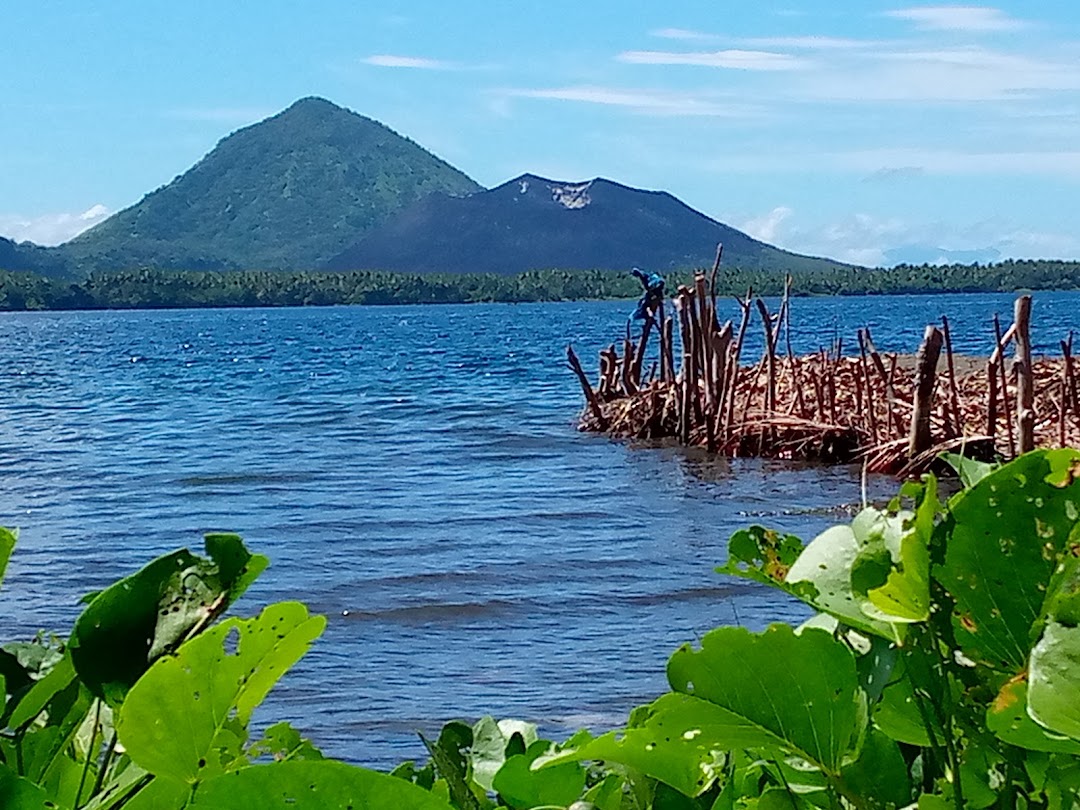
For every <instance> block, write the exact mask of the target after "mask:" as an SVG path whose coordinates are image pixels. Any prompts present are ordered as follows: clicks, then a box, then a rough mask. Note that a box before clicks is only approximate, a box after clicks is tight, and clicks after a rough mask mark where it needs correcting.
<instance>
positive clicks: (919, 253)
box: [739, 206, 1080, 267]
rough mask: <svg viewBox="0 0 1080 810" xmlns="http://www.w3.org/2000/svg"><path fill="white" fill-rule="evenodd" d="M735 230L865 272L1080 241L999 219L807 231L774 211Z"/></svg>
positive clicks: (1072, 247) (830, 225)
mask: <svg viewBox="0 0 1080 810" xmlns="http://www.w3.org/2000/svg"><path fill="white" fill-rule="evenodd" d="M739 227H740V228H741V229H742V230H744V231H746V232H747V233H749V234H750V235H751V236H754V237H756V238H758V239H761V240H762V241H765V242H769V243H770V244H774V245H777V246H779V247H782V248H785V249H787V250H793V251H796V252H798V253H805V254H808V255H812V256H827V257H829V258H832V259H837V260H839V261H843V262H848V263H850V264H857V265H863V266H866V267H880V266H885V265H890V264H895V263H896V262H897V261H904V260H911V261H914V262H915V263H920V264H921V263H922V262H924V261H929V262H930V263H931V264H934V263H951V262H953V261H963V262H967V261H975V260H980V261H991V260H996V259H997V258H1050V259H1054V258H1071V257H1075V256H1078V255H1080V236H1077V235H1073V234H1062V233H1054V232H1051V231H1038V230H1032V229H1030V228H1021V227H1018V226H1016V225H1015V224H1013V223H1009V222H1007V221H1004V220H1002V219H1000V218H995V219H987V220H981V221H976V222H969V223H966V224H964V223H953V222H950V223H945V222H913V221H909V220H906V219H902V218H899V217H882V216H877V215H874V214H867V213H855V214H852V215H850V216H847V217H844V218H842V219H839V220H836V221H833V222H826V223H824V224H820V223H819V224H814V225H811V224H809V223H807V222H806V221H805V219H802V218H800V217H799V216H797V214H796V212H795V211H794V210H792V209H791V208H788V207H787V206H779V207H777V208H774V209H773V210H771V211H769V212H767V213H765V214H762V215H760V216H757V217H754V218H752V219H750V220H748V221H746V222H745V223H744V224H743V225H741V226H739Z"/></svg>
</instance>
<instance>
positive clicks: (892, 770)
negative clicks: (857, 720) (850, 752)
mask: <svg viewBox="0 0 1080 810" xmlns="http://www.w3.org/2000/svg"><path fill="white" fill-rule="evenodd" d="M841 778H842V779H843V780H844V783H845V784H846V785H847V786H848V788H850V789H851V791H852V792H854V793H855V794H857V795H860V796H873V797H874V799H875V803H876V804H881V803H885V804H891V805H893V806H895V807H903V806H904V805H906V804H908V803H909V802H910V801H911V780H910V779H909V778H908V769H907V762H905V761H904V756H903V754H901V753H900V746H898V745H897V744H896V743H895V742H894V741H893V740H891V739H889V738H888V737H887V736H886V735H885V734H883V733H882V732H881V731H878V730H877V729H872V730H871V731H870V733H869V734H867V735H866V740H865V741H864V742H863V747H862V751H861V752H860V753H859V758H858V759H857V760H855V762H853V763H851V764H850V765H846V766H844V769H843V770H842V771H841Z"/></svg>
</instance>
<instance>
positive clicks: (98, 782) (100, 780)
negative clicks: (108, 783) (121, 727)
mask: <svg viewBox="0 0 1080 810" xmlns="http://www.w3.org/2000/svg"><path fill="white" fill-rule="evenodd" d="M115 750H116V729H113V733H112V736H111V737H109V744H108V745H107V746H106V747H105V756H104V757H103V758H102V760H101V769H100V770H99V771H98V775H97V779H95V780H94V789H93V791H91V793H90V795H91V797H93V796H96V795H98V793H100V792H101V786H102V785H103V784H105V773H106V772H107V771H108V770H109V763H110V762H111V761H112V756H113V752H114V751H115Z"/></svg>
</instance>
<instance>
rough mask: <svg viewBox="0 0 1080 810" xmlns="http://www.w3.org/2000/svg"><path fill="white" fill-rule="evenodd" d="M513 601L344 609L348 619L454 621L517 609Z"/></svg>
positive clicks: (451, 622)
mask: <svg viewBox="0 0 1080 810" xmlns="http://www.w3.org/2000/svg"><path fill="white" fill-rule="evenodd" d="M517 607H518V606H517V605H515V604H514V603H513V602H508V601H505V600H502V599H493V600H490V601H486V602H434V603H431V604H427V605H408V606H404V607H394V608H387V609H385V610H374V611H367V610H355V611H354V610H343V611H342V612H341V616H342V618H344V619H348V620H349V621H369V622H371V621H377V622H392V623H400V624H456V623H458V622H468V621H473V620H475V619H482V618H488V617H490V616H495V615H500V614H505V613H507V612H510V611H512V610H514V609H516V608H517Z"/></svg>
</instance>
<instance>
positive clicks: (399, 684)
mask: <svg viewBox="0 0 1080 810" xmlns="http://www.w3.org/2000/svg"><path fill="white" fill-rule="evenodd" d="M1035 299H1036V302H1035V315H1034V325H1035V343H1036V349H1037V350H1038V351H1047V352H1049V351H1052V350H1053V349H1054V348H1055V347H1056V345H1057V341H1058V340H1059V339H1060V338H1062V337H1064V335H1065V333H1066V332H1067V331H1068V329H1069V328H1071V327H1074V326H1080V323H1078V321H1080V319H1078V318H1077V315H1076V313H1077V312H1078V304H1080V295H1077V294H1073V293H1053V294H1038V295H1036V297H1035ZM728 306H729V309H730V312H729V314H730V315H732V316H734V314H735V313H736V311H737V308H736V306H735V305H734V303H733V302H732V303H730V304H729V305H728ZM1011 308H1012V299H1011V297H1010V296H1007V295H1005V296H1001V295H971V296H933V297H930V296H927V297H916V296H909V297H876V298H844V299H841V298H821V299H796V300H795V301H794V303H793V313H794V319H793V339H794V342H795V348H796V351H803V350H813V349H816V348H818V347H819V346H821V345H828V344H829V343H830V342H831V341H832V339H833V337H834V336H836V335H842V336H843V337H844V339H845V341H847V342H848V345H854V330H855V329H856V328H857V327H858V326H862V325H870V326H871V327H872V328H873V329H874V334H875V338H876V341H877V343H878V346H879V347H880V348H881V349H883V350H897V351H907V352H911V351H914V350H915V348H916V347H917V345H918V341H919V339H920V337H921V335H922V331H923V328H924V326H925V324H926V323H927V322H930V321H933V320H935V319H936V318H938V317H939V316H940V315H941V314H942V313H947V314H948V315H949V318H950V321H951V324H952V330H953V334H954V342H955V344H956V348H957V350H958V351H960V352H968V353H980V352H986V351H987V350H988V347H989V345H990V341H991V340H992V338H991V334H992V332H991V331H990V327H989V318H990V316H991V314H992V313H993V312H999V313H1001V314H1002V316H1003V320H1004V321H1005V322H1006V323H1007V322H1008V319H1009V317H1010V314H1011ZM631 309H632V304H630V303H627V302H603V303H567V304H536V305H472V306H430V307H383V308H380V307H340V308H327V309H322V308H308V309H248V310H186V311H152V312H151V311H135V312H82V313H77V312H71V313H12V314H0V525H6V526H13V527H18V528H19V529H20V530H21V535H20V543H19V547H18V549H17V551H16V554H15V557H14V558H13V561H12V564H11V566H10V567H9V569H8V577H7V580H6V582H5V583H4V586H3V590H2V591H0V638H4V639H13V638H17V637H28V636H31V635H33V633H34V632H35V631H36V630H37V629H39V628H48V629H55V630H58V631H61V632H64V631H66V630H67V629H68V628H69V627H70V625H71V622H72V621H73V620H74V618H75V616H76V615H77V613H78V610H79V606H78V602H77V600H78V599H79V597H80V596H82V595H83V594H85V593H87V592H89V591H92V590H96V589H99V588H101V587H103V586H105V585H107V584H108V583H110V582H112V581H113V580H115V579H116V578H118V577H120V576H123V575H125V574H127V573H130V572H132V571H134V570H136V569H137V568H138V567H140V566H141V565H142V564H144V563H145V562H146V561H148V560H150V559H151V558H152V557H154V556H156V555H158V554H162V553H165V552H168V551H170V550H172V549H174V548H176V547H180V546H189V547H192V548H193V549H198V548H200V547H201V536H202V534H203V533H204V532H206V531H212V530H226V531H236V532H239V533H240V534H242V535H243V536H244V538H245V540H246V542H247V543H248V545H249V546H250V547H251V548H252V549H254V550H256V551H259V552H262V553H265V554H267V555H269V556H270V558H271V560H272V565H271V568H270V569H269V570H268V571H267V572H266V573H265V574H264V575H263V577H262V578H261V579H260V581H259V582H258V583H257V584H256V585H255V586H254V587H253V588H252V589H251V590H250V591H249V592H248V594H247V595H245V597H244V598H243V599H242V600H241V601H240V602H239V603H238V604H237V605H236V607H235V609H234V612H235V613H237V614H240V615H250V614H253V613H255V612H257V611H258V610H259V608H260V607H261V605H263V604H265V603H267V602H270V601H275V600H283V599H297V600H301V601H304V602H306V603H307V604H308V605H309V606H310V608H311V609H312V610H313V611H316V612H320V613H323V614H325V615H326V616H327V617H328V618H329V624H328V627H327V630H326V633H325V634H324V635H323V637H322V638H321V639H320V640H319V641H318V642H317V643H316V645H315V647H314V648H313V649H312V651H311V652H310V653H309V654H308V656H307V657H306V658H305V659H303V661H302V662H301V663H300V664H299V665H298V666H297V667H296V668H295V669H294V670H293V671H292V672H291V673H290V674H289V675H288V676H287V677H286V679H285V680H284V681H283V682H282V683H281V684H280V685H279V687H278V688H277V689H276V690H275V692H274V693H273V694H272V697H271V699H270V700H269V701H268V702H267V704H266V706H265V707H264V708H263V710H261V713H260V714H259V719H260V721H261V722H266V721H268V720H270V719H289V720H291V721H292V722H293V723H294V724H295V725H297V726H298V727H299V728H301V729H302V730H303V731H304V732H305V733H306V734H308V735H309V736H311V737H312V738H313V740H314V741H315V742H316V744H318V745H320V746H321V747H323V749H324V750H325V751H326V753H328V754H330V755H333V756H336V757H339V758H343V759H347V760H350V761H353V762H357V763H362V764H367V765H371V766H376V767H388V766H391V765H393V764H394V763H396V762H398V761H400V760H402V759H406V758H415V757H422V756H423V755H424V752H423V749H422V746H421V745H420V743H419V741H418V740H417V737H416V731H417V730H422V731H424V732H432V731H435V730H437V728H438V727H439V726H441V724H442V723H443V722H445V721H447V720H451V719H455V718H463V719H468V720H471V719H475V718H476V717H478V716H479V715H481V714H485V713H493V714H495V715H497V716H513V717H520V718H524V719H529V720H534V721H537V722H539V723H541V725H542V726H543V729H544V731H546V732H547V733H548V734H551V735H553V736H555V737H565V736H568V735H569V734H571V733H572V732H573V731H574V730H576V729H577V728H579V727H582V726H586V727H589V728H592V729H594V730H602V729H605V728H609V727H612V726H615V725H617V724H618V723H620V722H621V721H622V720H623V719H624V718H625V716H626V713H627V711H628V710H629V709H630V708H632V707H633V706H635V705H638V704H640V703H643V702H646V701H648V700H649V699H651V698H652V697H654V696H656V695H657V694H659V693H660V692H662V691H663V690H664V688H665V678H664V664H665V661H666V658H667V656H668V655H669V654H670V652H671V651H672V650H674V649H675V648H676V647H677V646H679V645H680V644H682V643H684V642H687V641H690V642H692V641H694V640H695V639H698V638H700V637H701V636H702V635H703V634H704V633H705V632H707V631H708V630H709V629H711V628H712V627H715V626H717V625H720V624H733V623H739V624H743V625H745V626H749V627H754V628H760V627H763V626H764V625H766V624H768V623H769V622H771V621H796V622H797V621H799V620H801V619H802V618H803V617H804V616H805V615H806V612H805V611H804V610H803V609H802V608H801V607H800V606H799V605H797V604H794V603H792V602H791V601H789V600H788V599H786V598H784V597H783V596H782V595H780V594H778V593H775V592H773V591H771V590H768V589H764V588H759V587H756V586H753V585H750V584H747V583H742V582H737V581H731V580H728V579H725V578H723V577H721V576H719V575H717V574H715V573H714V572H713V569H714V567H715V566H716V565H718V564H720V563H722V562H723V560H724V554H725V552H724V549H725V545H726V540H727V538H728V536H729V535H730V534H731V533H732V532H733V531H735V530H736V529H738V528H740V527H743V526H745V525H747V524H750V523H755V522H757V523H764V524H767V525H770V526H774V527H776V528H780V529H783V530H785V531H791V532H795V533H797V534H800V535H802V536H804V537H807V538H809V537H810V536H812V535H814V534H816V533H817V532H819V531H821V530H823V529H824V528H826V527H827V526H828V525H830V524H831V523H833V522H836V521H838V520H842V519H843V518H844V515H845V510H846V509H850V508H853V507H854V506H857V505H858V504H859V503H860V502H861V498H862V495H863V492H862V481H861V476H860V471H859V470H858V469H857V468H849V467H836V468H821V467H814V466H805V465H804V466H799V465H790V464H781V463H776V462H766V461H749V460H746V461H730V462H729V461H726V460H722V459H714V458H709V457H707V456H705V455H703V454H700V453H687V452H683V451H680V450H678V449H677V448H673V447H663V446H661V447H640V446H633V445H631V444H626V443H620V442H612V441H609V440H607V439H605V438H603V437H598V436H591V435H583V434H580V433H578V432H577V431H576V430H575V417H576V414H577V412H578V410H579V408H580V407H581V404H582V401H581V395H580V391H579V389H578V386H577V382H576V380H575V379H574V377H573V375H572V373H571V372H570V371H569V370H568V369H567V368H566V364H565V361H564V351H565V346H566V344H567V343H568V342H572V343H573V344H574V345H575V347H576V348H577V349H578V352H579V354H580V355H581V357H582V359H583V362H584V363H585V365H586V367H587V368H588V369H589V370H590V371H591V370H592V369H593V368H594V366H595V357H596V352H597V351H598V350H599V349H600V348H601V347H602V346H604V345H606V344H607V343H609V342H611V341H613V340H615V339H616V338H617V337H618V336H619V335H620V334H621V332H622V329H623V326H624V323H625V318H626V316H627V314H628V313H629V312H630V311H631ZM760 345H761V340H760V337H759V336H758V335H757V334H752V336H751V341H750V342H749V344H748V349H747V351H748V352H749V353H751V354H753V352H755V351H759V350H760ZM892 489H893V483H892V482H891V481H888V480H884V479H879V478H872V479H870V480H869V481H868V482H867V494H868V495H869V496H870V497H871V498H873V497H882V496H885V495H887V494H889V493H890V492H891V490H892Z"/></svg>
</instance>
